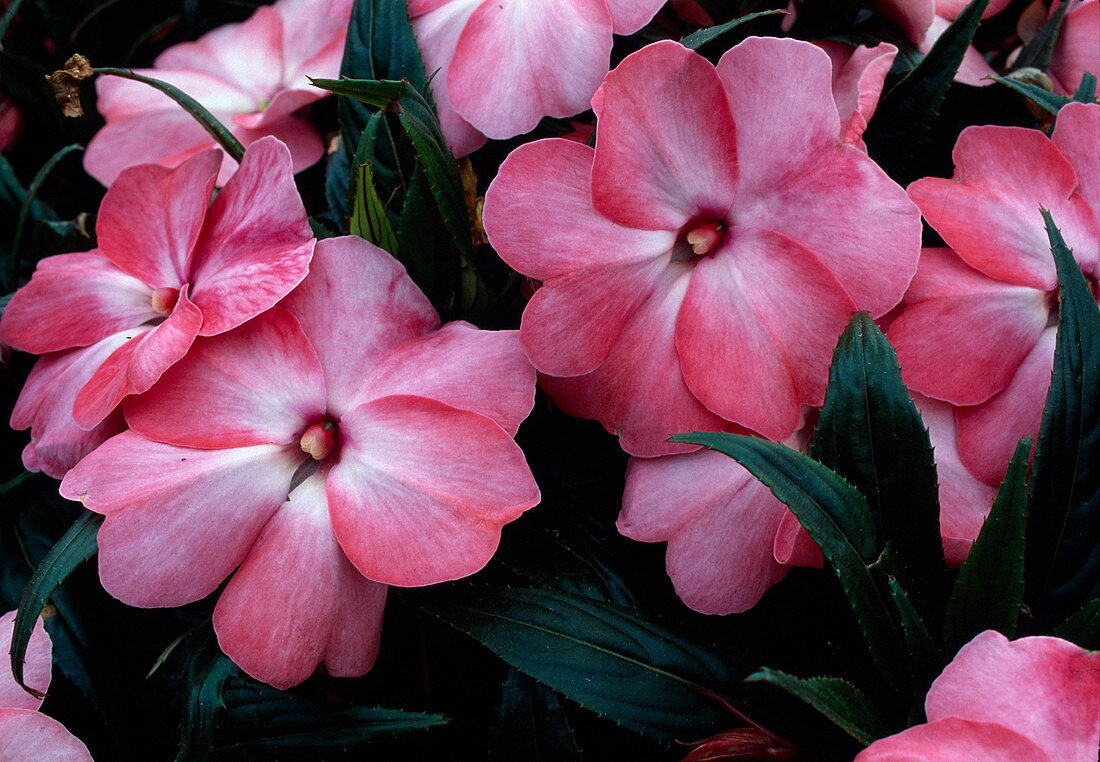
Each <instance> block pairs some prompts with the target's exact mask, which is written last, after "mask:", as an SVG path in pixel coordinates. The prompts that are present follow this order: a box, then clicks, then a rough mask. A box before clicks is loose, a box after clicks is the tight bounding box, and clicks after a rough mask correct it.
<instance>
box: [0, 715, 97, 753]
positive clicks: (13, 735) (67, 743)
mask: <svg viewBox="0 0 1100 762" xmlns="http://www.w3.org/2000/svg"><path fill="white" fill-rule="evenodd" d="M0 759H12V760H16V759H34V760H41V761H42V762H47V761H48V762H92V755H91V754H89V753H88V747H87V746H85V745H84V744H83V743H81V742H80V740H79V739H78V738H77V737H76V736H74V735H73V734H72V733H70V732H69V731H68V730H66V729H65V726H64V725H62V724H61V723H60V722H58V721H57V720H55V719H54V718H53V717H48V716H46V715H44V714H42V713H41V712H34V711H31V710H29V709H8V708H4V709H0Z"/></svg>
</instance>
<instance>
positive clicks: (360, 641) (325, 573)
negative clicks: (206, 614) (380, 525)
mask: <svg viewBox="0 0 1100 762" xmlns="http://www.w3.org/2000/svg"><path fill="white" fill-rule="evenodd" d="M385 600H386V587H385V585H379V584H378V583H377V582H371V581H370V580H367V579H364V578H363V577H362V575H360V574H359V572H358V571H356V570H355V567H353V566H352V565H351V562H349V561H348V559H347V557H346V556H345V555H344V552H343V551H342V550H341V549H340V545H339V544H338V543H337V542H336V537H335V536H334V535H333V533H332V522H331V521H329V516H328V501H327V499H326V498H325V479H324V477H323V476H321V475H320V474H315V475H313V476H312V477H310V478H309V479H307V480H306V481H304V482H303V483H302V484H301V485H299V486H298V487H297V488H296V489H295V490H294V491H293V492H292V493H290V497H289V499H288V500H287V501H286V502H285V503H283V505H282V507H281V508H279V510H278V511H276V512H275V514H274V515H273V516H272V517H271V519H270V520H269V521H268V522H267V524H266V525H265V526H264V528H263V530H262V531H261V533H260V535H259V537H258V538H257V539H256V543H255V544H254V545H253V546H252V548H251V549H250V550H249V551H248V556H247V557H246V558H245V559H244V562H243V563H242V564H241V567H240V568H239V569H238V570H237V573H236V574H234V575H233V578H232V579H231V580H230V581H229V584H228V585H226V588H225V591H224V592H223V593H222V594H221V597H220V598H218V605H217V606H216V607H215V609H214V629H215V631H216V632H217V634H218V645H220V646H221V649H222V650H223V651H224V652H225V653H226V655H227V656H229V658H230V659H232V660H233V662H234V663H236V664H237V665H239V666H240V667H241V668H242V669H243V670H244V671H245V672H247V673H248V674H249V675H251V676H252V677H254V678H256V679H257V680H262V681H263V682H265V683H268V684H270V685H273V686H275V687H276V688H279V689H280V690H284V689H286V688H289V687H291V686H292V685H297V684H298V683H300V682H302V681H303V680H305V679H306V678H307V677H309V676H310V675H311V674H313V670H314V669H316V667H317V665H318V664H320V663H321V661H322V660H324V659H325V658H326V654H327V653H329V652H332V653H337V654H339V655H340V656H341V658H339V659H338V660H337V662H338V664H339V667H340V668H341V671H340V672H339V674H340V675H341V676H344V677H356V676H358V675H362V674H364V673H365V672H366V671H367V670H369V669H370V668H371V666H372V665H373V664H374V658H375V656H376V655H377V653H378V642H379V637H380V635H381V631H382V609H383V607H384V604H385ZM352 654H354V656H355V659H354V660H351V659H348V658H347V657H348V656H351V655H352Z"/></svg>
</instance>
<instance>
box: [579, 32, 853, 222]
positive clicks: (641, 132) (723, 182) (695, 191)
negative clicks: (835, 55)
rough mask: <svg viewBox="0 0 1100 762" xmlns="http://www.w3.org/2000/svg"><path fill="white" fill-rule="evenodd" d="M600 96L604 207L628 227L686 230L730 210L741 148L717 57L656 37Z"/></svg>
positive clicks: (599, 172)
mask: <svg viewBox="0 0 1100 762" xmlns="http://www.w3.org/2000/svg"><path fill="white" fill-rule="evenodd" d="M742 44H744V43H742ZM818 52H819V53H820V51H818ZM822 57H824V55H823V54H822ZM827 65H828V62H827V61H826V66H827ZM600 98H601V99H602V108H601V111H600V124H599V130H598V132H597V137H596V154H595V161H594V163H593V165H592V201H593V204H594V205H595V207H596V209H598V210H599V212H600V213H601V214H603V215H604V216H605V217H607V218H608V219H610V220H612V221H613V222H617V223H619V224H620V225H626V226H628V227H633V228H641V229H644V230H679V229H680V228H681V227H683V226H684V225H686V224H687V223H688V222H690V221H692V220H693V219H696V218H699V217H722V216H723V215H724V214H725V213H726V210H727V209H729V207H730V204H731V203H733V199H734V192H735V188H736V184H737V179H738V173H739V172H740V171H741V170H740V169H739V167H738V156H739V154H740V155H742V156H743V154H741V153H740V149H739V148H738V145H739V143H738V141H739V138H740V135H739V134H736V133H735V129H734V118H733V117H731V116H730V109H729V104H728V103H727V102H726V93H725V91H724V90H723V87H722V81H721V80H720V79H719V77H718V74H717V73H716V72H715V70H714V67H713V66H711V64H710V62H708V61H707V60H706V59H705V58H703V57H702V56H700V55H699V54H698V53H695V52H694V51H691V50H688V49H687V48H685V47H684V46H683V45H680V44H679V43H676V42H672V41H671V40H669V41H663V42H657V43H654V44H652V45H648V46H646V47H645V48H643V49H642V50H640V51H638V52H637V53H634V54H633V55H630V56H627V57H626V58H625V59H624V60H623V62H622V63H621V64H619V65H618V66H617V67H616V68H615V70H614V71H612V72H611V73H609V74H608V75H607V79H605V80H604V83H603V85H602V86H601V87H600ZM831 102H832V100H831V98H830V103H831ZM833 111H834V114H835V111H836V109H835V107H834V109H833ZM685 115H689V118H685ZM837 128H839V124H838V125H837ZM835 134H836V130H835V129H834V131H833V135H834V136H835Z"/></svg>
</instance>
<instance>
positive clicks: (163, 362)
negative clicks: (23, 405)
mask: <svg viewBox="0 0 1100 762" xmlns="http://www.w3.org/2000/svg"><path fill="white" fill-rule="evenodd" d="M184 291H186V285H185V286H184ZM200 325H202V315H201V314H200V313H199V310H198V308H197V307H195V305H193V304H192V303H191V302H190V301H188V299H187V294H186V293H183V292H181V293H180V295H179V299H178V300H177V301H176V305H175V307H173V309H172V313H171V314H170V315H169V316H168V318H167V320H165V321H164V322H163V323H161V324H160V325H158V326H156V327H155V328H152V329H150V330H146V331H144V332H142V333H137V332H134V333H133V338H130V337H129V336H128V337H127V339H128V340H127V342H126V343H125V344H123V345H122V346H120V347H119V348H118V349H116V350H115V351H114V353H113V354H112V355H111V356H110V357H108V358H107V359H106V360H105V361H104V362H103V364H102V365H100V366H99V368H98V369H97V370H96V372H95V373H93V374H92V377H91V378H90V379H89V380H88V383H87V384H85V385H84V387H83V388H82V389H81V390H80V393H79V394H77V395H76V400H75V401H74V403H73V419H74V420H75V421H76V423H77V425H79V426H81V427H84V428H89V429H90V428H92V427H93V426H95V425H96V424H98V423H99V422H100V421H102V420H103V419H104V418H106V417H107V415H108V414H110V412H111V411H112V410H114V409H115V408H116V407H117V406H118V403H120V402H122V400H123V398H124V397H127V396H128V395H131V394H141V393H142V392H144V391H148V389H149V388H150V387H151V386H152V385H153V384H155V383H156V382H157V379H159V378H160V377H161V375H162V374H163V373H164V371H166V370H168V369H169V368H171V367H172V365H174V364H175V363H176V362H178V361H179V359H180V358H181V357H183V356H184V355H185V354H187V350H188V349H189V348H190V347H191V343H192V342H193V341H194V340H195V337H196V336H197V335H198V332H199V326H200Z"/></svg>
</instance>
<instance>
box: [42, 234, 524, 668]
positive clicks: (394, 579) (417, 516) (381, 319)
mask: <svg viewBox="0 0 1100 762" xmlns="http://www.w3.org/2000/svg"><path fill="white" fill-rule="evenodd" d="M273 369H277V371H275V372H273ZM533 404H534V370H533V369H532V368H531V366H530V364H529V363H528V362H527V360H526V358H524V356H523V352H522V349H521V347H520V345H519V340H518V336H517V335H516V332H515V331H501V332H489V331H480V330H477V329H475V328H474V327H473V326H471V325H469V324H467V323H462V322H455V323H449V324H448V325H446V326H444V327H442V328H439V318H438V316H437V315H436V313H435V311H434V310H433V309H432V307H431V305H430V303H429V302H428V300H427V298H426V297H424V295H423V294H421V293H420V292H419V291H418V290H417V288H416V286H415V285H414V284H413V282H412V280H411V279H410V278H409V277H408V276H407V275H406V273H405V271H404V269H403V268H402V267H401V265H399V264H398V263H397V262H396V261H395V260H393V259H392V258H391V257H390V256H389V255H387V254H386V253H385V252H383V251H382V250H380V249H378V248H376V247H373V246H371V245H370V244H368V243H366V242H365V241H363V240H362V239H359V238H354V237H349V238H334V239H328V240H325V241H321V242H320V243H318V244H317V254H316V257H315V258H314V261H313V264H312V266H311V270H310V274H309V276H308V277H307V278H306V280H305V281H303V282H302V284H301V285H300V286H299V287H298V288H297V289H296V290H295V291H294V292H293V293H292V294H291V295H290V296H289V297H288V298H287V299H286V300H285V301H284V302H283V304H282V306H281V307H276V308H275V309H272V310H269V311H268V312H266V313H264V314H263V315H261V316H260V317H258V318H256V319H255V320H252V321H250V322H249V323H246V324H245V325H243V326H241V327H240V328H238V329H236V330H235V331H232V332H229V333H226V334H222V335H219V336H215V337H212V338H200V339H199V340H197V341H196V343H195V346H194V348H193V349H192V351H191V352H190V353H189V354H188V355H187V357H186V358H184V359H183V360H182V361H181V362H179V363H177V364H176V365H175V366H174V367H173V368H172V369H171V370H170V371H168V372H167V373H166V374H165V375H164V377H163V378H162V379H161V381H160V383H158V385H157V386H156V387H155V388H154V390H153V391H152V392H150V393H149V394H146V395H143V396H142V397H139V398H132V399H130V400H128V401H127V403H126V405H125V410H126V420H127V422H128V423H129V424H130V427H131V429H132V430H131V431H127V432H124V433H122V434H119V435H118V436H116V437H115V438H113V439H111V440H109V441H108V442H106V443H104V444H103V445H101V446H100V447H99V448H98V449H97V450H96V451H95V452H93V453H92V454H91V455H89V456H88V457H87V458H85V459H84V460H82V461H81V462H80V463H79V464H78V465H77V466H76V467H75V468H74V469H73V470H72V471H70V472H69V474H68V475H67V476H66V477H65V480H64V481H63V482H62V484H61V493H62V494H63V495H64V496H66V497H69V498H71V499H80V500H82V501H83V502H84V504H85V506H87V507H88V508H89V509H90V510H93V511H96V512H98V513H102V514H104V515H105V516H106V519H105V520H104V523H103V526H102V527H101V529H100V532H99V571H100V579H101V580H102V582H103V586H104V588H105V589H106V590H107V591H108V592H110V593H111V594H112V595H114V596H115V597H117V598H119V599H121V600H123V601H125V602H127V603H130V604H132V605H136V606H178V605H182V604H184V603H188V602H190V601H194V600H198V599H199V598H202V597H204V596H206V595H209V594H210V593H211V592H212V591H213V590H215V589H216V588H217V587H218V586H219V585H220V584H221V583H222V581H223V580H224V579H225V578H226V577H227V576H228V575H229V574H230V573H232V572H233V570H234V569H237V571H236V573H235V574H234V575H233V578H232V579H231V580H230V581H229V582H228V584H227V585H226V587H225V590H224V592H223V593H222V595H221V597H220V599H219V600H218V603H217V606H216V608H215V610H214V629H215V630H216V632H217V634H218V641H219V643H220V645H221V647H222V650H224V651H225V653H226V654H228V655H229V656H230V657H231V658H232V659H233V660H234V661H235V662H236V663H237V664H239V665H240V666H241V667H242V668H243V669H244V670H245V671H246V672H248V673H249V674H251V675H252V676H254V677H256V678H258V679H260V680H263V681H265V682H268V683H271V684H272V685H275V686H276V687H279V688H286V687H289V686H291V685H295V684H297V683H299V682H301V681H302V680H304V679H305V678H306V677H308V676H309V675H310V674H311V673H312V672H313V670H314V668H315V667H316V666H317V665H318V663H320V662H324V663H325V665H326V666H327V667H328V670H329V672H330V673H332V674H334V675H339V676H354V675H361V674H363V673H364V672H366V671H367V670H368V669H370V667H371V665H372V664H373V662H374V657H375V654H376V652H377V649H378V638H379V633H380V626H381V619H382V609H383V604H384V602H385V597H386V586H387V585H401V586H418V585H428V584H433V583H436V582H441V581H444V580H450V579H456V578H459V577H463V576H466V575H468V574H473V573H474V572H476V571H477V570H478V569H480V568H481V567H482V566H483V565H484V564H485V563H486V562H487V561H488V560H489V558H490V557H491V556H492V554H493V552H494V551H495V549H496V546H497V544H498V542H499V540H500V530H501V526H502V525H504V524H506V523H508V522H509V521H512V520H513V519H515V518H517V517H518V516H519V515H520V514H521V513H523V511H525V510H526V509H528V508H530V507H531V506H533V505H535V504H536V503H537V502H538V501H539V491H538V488H537V487H536V486H535V482H534V479H533V478H532V476H531V473H530V470H529V469H528V467H527V464H526V462H525V461H524V457H523V453H522V451H521V450H520V449H519V447H518V446H517V445H516V444H515V442H514V441H512V436H513V435H514V434H515V432H516V430H517V428H518V427H519V424H520V421H521V420H522V419H523V418H524V417H525V416H526V415H527V414H528V413H529V412H530V410H531V407H532V405H533ZM238 566H239V568H238Z"/></svg>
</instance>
